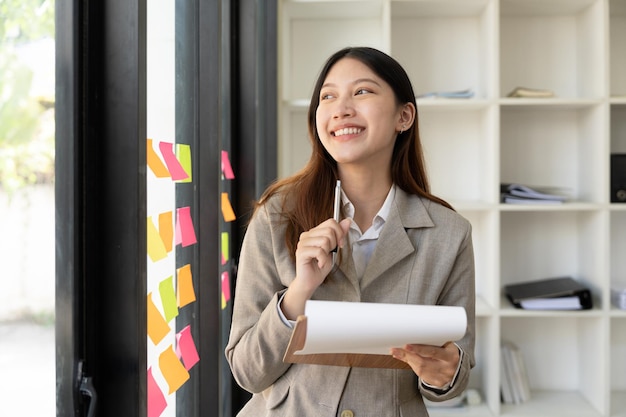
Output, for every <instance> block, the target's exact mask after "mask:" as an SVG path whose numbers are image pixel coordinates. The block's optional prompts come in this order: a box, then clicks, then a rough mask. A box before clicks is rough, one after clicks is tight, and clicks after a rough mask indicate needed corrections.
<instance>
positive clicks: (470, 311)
mask: <svg viewBox="0 0 626 417" xmlns="http://www.w3.org/2000/svg"><path fill="white" fill-rule="evenodd" d="M460 224H461V225H463V226H462V228H463V229H464V232H462V233H460V236H461V237H462V238H461V239H460V240H459V244H458V250H457V251H456V253H455V256H456V257H455V260H454V263H453V266H452V269H451V271H450V275H449V277H448V279H447V281H446V284H445V286H444V289H443V291H442V293H441V296H440V299H439V300H438V302H437V304H442V305H458V306H463V307H464V308H465V311H466V314H467V330H466V333H465V335H464V336H463V338H462V339H461V340H459V341H457V342H456V344H457V346H459V348H460V349H461V350H463V356H462V360H461V365H460V368H459V372H458V374H457V376H456V379H455V380H454V383H453V385H452V387H450V389H448V390H447V391H444V392H434V391H433V390H431V389H428V388H426V387H424V386H422V384H421V383H420V384H418V385H419V390H420V392H421V393H422V395H423V396H424V397H426V398H428V399H429V400H431V401H444V400H448V399H451V398H454V397H456V396H458V395H460V394H461V393H462V392H463V391H464V390H465V389H466V388H467V384H468V381H469V375H470V370H471V368H473V367H474V365H475V359H474V344H475V309H476V294H475V292H476V290H475V271H474V249H473V245H472V228H471V224H470V223H469V222H468V221H467V220H465V219H463V220H462V221H461V222H460Z"/></svg>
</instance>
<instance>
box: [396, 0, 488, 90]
mask: <svg viewBox="0 0 626 417" xmlns="http://www.w3.org/2000/svg"><path fill="white" fill-rule="evenodd" d="M494 7H495V6H494V3H493V2H490V1H488V0H472V1H465V0H463V1H459V0H457V1H451V2H450V1H448V2H441V1H438V0H426V1H415V2H407V1H392V2H391V25H390V30H391V51H392V53H393V55H394V56H395V57H396V58H397V59H398V60H399V61H400V63H401V64H402V65H403V66H404V67H405V69H406V70H407V72H408V73H409V76H410V77H411V80H412V82H413V87H414V89H415V93H416V94H417V95H420V94H425V93H432V92H442V91H459V90H465V89H468V88H470V89H472V90H473V91H474V94H475V96H474V97H475V98H476V99H485V98H489V97H494V96H495V86H494V85H492V84H491V83H492V82H493V80H495V79H496V74H495V71H496V65H495V64H494V55H495V54H494V49H495V42H494V40H495V31H494V29H495V28H496V27H497V25H496V21H495V19H496V16H495V12H494Z"/></svg>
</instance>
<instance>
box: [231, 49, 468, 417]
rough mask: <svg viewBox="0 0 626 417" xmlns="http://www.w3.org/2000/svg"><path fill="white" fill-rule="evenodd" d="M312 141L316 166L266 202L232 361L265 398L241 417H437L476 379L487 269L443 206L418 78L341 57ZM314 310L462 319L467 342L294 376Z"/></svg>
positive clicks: (239, 292)
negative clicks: (312, 303)
mask: <svg viewBox="0 0 626 417" xmlns="http://www.w3.org/2000/svg"><path fill="white" fill-rule="evenodd" d="M308 130H309V139H310V143H311V146H312V149H313V153H312V155H311V158H310V160H309V162H308V163H307V164H306V165H305V166H304V167H303V168H302V169H301V170H300V171H299V172H297V173H296V174H294V175H292V176H291V177H287V178H285V179H282V180H280V181H278V182H276V183H274V184H273V185H272V186H270V187H269V188H268V189H267V190H266V192H265V194H264V195H263V196H262V197H261V199H260V201H259V202H258V204H257V206H256V210H255V212H254V215H253V217H252V220H251V221H250V224H249V226H248V229H247V232H246V236H245V238H244V242H243V246H242V251H241V257H240V263H239V269H238V279H237V287H236V294H235V303H234V308H233V323H232V328H231V333H230V339H229V343H228V346H227V347H226V357H227V358H228V360H229V363H230V367H231V370H232V372H233V375H234V377H235V379H236V381H237V382H238V383H239V384H240V385H241V386H242V387H243V388H245V389H246V390H248V391H250V392H252V393H253V394H254V395H253V397H252V399H251V400H250V401H249V402H248V403H247V404H246V406H245V407H244V408H243V409H242V411H241V412H240V414H239V416H240V417H247V416H257V415H259V414H260V413H263V414H264V415H266V416H273V415H276V416H279V415H315V416H325V417H333V416H338V415H344V413H345V415H357V416H358V415H376V416H380V417H398V416H400V415H411V416H421V417H424V416H427V415H428V412H427V410H426V407H425V405H424V400H423V399H424V398H426V399H428V400H431V401H444V400H448V399H451V398H454V397H457V396H459V395H460V394H461V393H462V392H463V390H464V389H465V388H466V387H467V384H468V380H469V373H470V369H471V368H472V367H473V366H474V321H475V318H474V309H475V307H474V303H475V295H474V257H473V247H472V239H471V226H470V223H469V222H468V221H467V220H466V219H465V218H463V217H462V216H461V215H459V214H458V213H456V212H455V211H454V210H453V209H452V208H451V207H450V205H449V204H448V203H446V202H445V201H443V200H441V199H440V198H438V197H436V196H434V195H432V194H431V193H430V187H429V183H428V179H427V177H426V171H425V169H424V161H423V156H422V150H421V142H420V137H419V129H418V128H417V119H416V104H415V94H414V92H413V88H412V86H411V82H410V80H409V78H408V76H407V74H406V72H405V71H404V70H403V68H402V67H401V66H400V64H399V63H398V62H397V61H396V60H394V59H393V58H392V57H390V56H389V55H386V54H385V53H383V52H381V51H379V50H376V49H373V48H367V47H355V48H346V49H342V50H340V51H338V52H336V53H335V54H333V55H332V56H331V57H330V58H329V59H328V60H327V61H326V64H325V65H324V66H323V68H322V70H321V73H320V75H319V78H318V80H317V83H316V84H315V88H314V92H313V95H312V98H311V103H310V106H309V111H308ZM337 180H340V181H341V190H342V191H341V216H339V218H336V217H332V213H333V211H332V210H333V193H332V190H333V188H334V184H335V181H337ZM268 236H270V238H269V239H268ZM337 247H338V248H339V249H338V255H337V256H336V263H335V262H334V260H335V248H337ZM418 247H419V248H418ZM309 300H327V301H340V302H371V303H381V304H383V303H387V304H418V305H419V304H421V305H435V304H442V305H449V306H459V307H462V308H464V309H465V313H466V315H467V331H466V333H465V336H464V337H463V338H462V339H460V340H459V341H457V342H456V343H453V342H452V341H448V342H446V343H444V344H443V345H442V346H427V345H423V344H417V343H418V342H417V341H413V342H411V343H409V344H406V345H403V346H394V345H393V344H392V343H391V342H390V344H388V345H387V346H386V349H387V352H388V354H389V355H390V356H393V358H395V359H396V360H399V361H402V362H405V365H404V368H405V369H382V368H381V369H379V368H375V367H367V366H363V367H357V366H355V367H348V366H320V365H317V364H313V363H296V364H290V363H286V362H284V361H283V355H284V353H285V350H286V348H287V345H288V343H289V340H290V338H291V334H292V329H293V325H294V322H295V321H296V320H297V319H298V318H299V317H300V316H302V315H303V314H304V312H305V306H306V305H307V302H308V301H309ZM337 353H341V352H337ZM344 353H345V352H344ZM389 359H392V358H391V357H390V358H389ZM365 387H367V388H365Z"/></svg>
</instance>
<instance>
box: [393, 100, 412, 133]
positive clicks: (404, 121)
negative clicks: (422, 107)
mask: <svg viewBox="0 0 626 417" xmlns="http://www.w3.org/2000/svg"><path fill="white" fill-rule="evenodd" d="M416 113H417V109H416V108H415V104H413V103H405V104H404V105H403V106H402V109H401V111H400V118H399V119H398V125H397V126H396V130H397V131H399V132H405V131H407V130H409V128H410V127H411V126H412V125H413V123H414V122H415V114H416Z"/></svg>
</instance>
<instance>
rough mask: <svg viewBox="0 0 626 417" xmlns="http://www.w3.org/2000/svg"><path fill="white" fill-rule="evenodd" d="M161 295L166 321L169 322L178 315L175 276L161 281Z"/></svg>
mask: <svg viewBox="0 0 626 417" xmlns="http://www.w3.org/2000/svg"><path fill="white" fill-rule="evenodd" d="M159 295H160V296H161V302H162V303H163V313H164V314H165V321H166V322H168V323H169V322H170V321H171V320H172V319H173V318H174V317H176V316H178V306H177V305H176V294H175V293H174V283H173V277H171V276H170V277H168V278H166V279H164V280H163V281H161V282H159Z"/></svg>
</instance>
